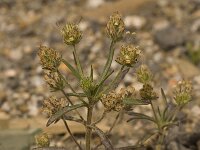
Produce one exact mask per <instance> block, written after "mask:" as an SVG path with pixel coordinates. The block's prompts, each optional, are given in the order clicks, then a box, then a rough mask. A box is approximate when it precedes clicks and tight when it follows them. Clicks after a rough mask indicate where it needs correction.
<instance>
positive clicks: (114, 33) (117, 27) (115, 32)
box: [106, 12, 125, 42]
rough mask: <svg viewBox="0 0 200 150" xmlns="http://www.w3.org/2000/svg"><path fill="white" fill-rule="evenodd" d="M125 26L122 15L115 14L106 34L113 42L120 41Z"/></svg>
mask: <svg viewBox="0 0 200 150" xmlns="http://www.w3.org/2000/svg"><path fill="white" fill-rule="evenodd" d="M124 30H125V26H124V22H123V20H122V18H121V15H120V14H119V13H118V12H115V13H114V14H113V15H112V16H110V19H109V21H108V23H107V26H106V33H107V35H108V36H109V38H111V39H112V40H113V41H115V42H116V41H119V40H120V39H121V38H122V36H123V34H124Z"/></svg>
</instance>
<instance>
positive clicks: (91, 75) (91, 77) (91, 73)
mask: <svg viewBox="0 0 200 150" xmlns="http://www.w3.org/2000/svg"><path fill="white" fill-rule="evenodd" d="M90 79H91V80H92V81H93V80H94V77H93V67H92V65H91V68H90Z"/></svg>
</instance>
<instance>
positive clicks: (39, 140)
mask: <svg viewBox="0 0 200 150" xmlns="http://www.w3.org/2000/svg"><path fill="white" fill-rule="evenodd" d="M35 141H36V144H37V145H38V146H40V147H49V145H50V140H49V137H48V135H47V134H46V133H41V134H38V135H36V136H35Z"/></svg>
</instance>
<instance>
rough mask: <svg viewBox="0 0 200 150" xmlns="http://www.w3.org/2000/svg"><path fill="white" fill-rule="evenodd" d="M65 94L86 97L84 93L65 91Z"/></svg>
mask: <svg viewBox="0 0 200 150" xmlns="http://www.w3.org/2000/svg"><path fill="white" fill-rule="evenodd" d="M66 95H67V96H75V97H86V95H85V93H66Z"/></svg>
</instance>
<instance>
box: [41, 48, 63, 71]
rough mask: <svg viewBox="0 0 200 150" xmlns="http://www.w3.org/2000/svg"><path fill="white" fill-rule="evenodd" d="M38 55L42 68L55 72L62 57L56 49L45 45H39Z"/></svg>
mask: <svg viewBox="0 0 200 150" xmlns="http://www.w3.org/2000/svg"><path fill="white" fill-rule="evenodd" d="M38 56H39V58H40V62H41V65H42V68H43V69H46V70H50V71H52V72H55V71H56V70H57V69H58V67H59V65H60V63H61V61H62V57H61V55H60V54H59V53H58V52H57V51H55V50H54V49H52V48H48V47H46V46H40V48H39V52H38Z"/></svg>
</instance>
